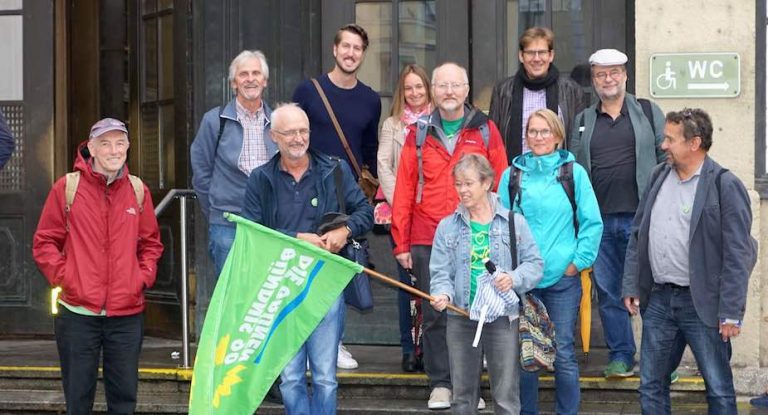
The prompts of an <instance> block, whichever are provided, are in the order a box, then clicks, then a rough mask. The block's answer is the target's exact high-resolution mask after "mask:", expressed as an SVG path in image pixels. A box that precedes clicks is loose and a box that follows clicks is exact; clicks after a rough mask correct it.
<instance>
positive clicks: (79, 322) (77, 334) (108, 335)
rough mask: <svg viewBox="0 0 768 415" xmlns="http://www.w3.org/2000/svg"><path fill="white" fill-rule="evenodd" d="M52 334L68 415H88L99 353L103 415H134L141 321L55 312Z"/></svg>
mask: <svg viewBox="0 0 768 415" xmlns="http://www.w3.org/2000/svg"><path fill="white" fill-rule="evenodd" d="M55 332H56V346H57V347H58V349H59V360H60V363H61V378H62V381H63V383H64V398H65V399H66V401H67V415H79V414H90V413H91V408H92V407H93V399H94V396H95V394H96V381H97V377H98V374H99V356H100V355H101V354H102V353H103V370H104V390H105V392H106V398H107V413H109V414H133V412H134V411H135V409H136V390H137V388H138V383H139V353H140V352H141V343H142V341H143V338H144V335H143V333H144V315H143V314H142V313H139V314H135V315H132V316H126V317H101V316H84V315H80V314H76V313H73V312H71V311H69V310H68V309H67V308H66V307H64V306H59V314H58V315H57V316H56V318H55Z"/></svg>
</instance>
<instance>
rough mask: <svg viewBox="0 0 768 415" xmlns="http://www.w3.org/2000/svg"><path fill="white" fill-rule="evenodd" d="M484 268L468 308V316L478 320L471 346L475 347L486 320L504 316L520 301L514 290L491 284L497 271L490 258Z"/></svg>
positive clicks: (491, 320)
mask: <svg viewBox="0 0 768 415" xmlns="http://www.w3.org/2000/svg"><path fill="white" fill-rule="evenodd" d="M485 269H486V270H487V272H486V273H484V274H482V275H481V276H480V277H478V279H477V287H478V288H477V292H476V293H475V299H474V301H472V306H471V307H470V310H469V318H470V319H471V320H474V321H477V322H478V324H477V331H476V332H475V339H474V341H473V343H472V346H473V347H477V344H478V342H479V341H480V335H481V333H482V331H483V324H485V322H486V321H487V322H489V323H491V322H493V321H494V320H496V319H497V318H499V317H501V316H504V315H505V314H506V311H507V310H508V309H509V308H510V307H513V306H516V305H517V304H518V303H519V302H520V299H519V298H518V297H517V294H515V291H514V290H509V291H506V292H501V291H499V290H498V289H497V288H496V286H495V285H494V284H493V280H495V279H496V277H497V276H498V274H499V272H498V270H497V269H496V265H495V264H494V263H493V262H492V261H491V260H486V262H485Z"/></svg>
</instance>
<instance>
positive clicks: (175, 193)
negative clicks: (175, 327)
mask: <svg viewBox="0 0 768 415" xmlns="http://www.w3.org/2000/svg"><path fill="white" fill-rule="evenodd" d="M177 197H178V198H179V216H180V218H179V226H180V228H181V229H180V232H181V261H180V262H181V304H182V307H181V357H182V365H181V367H182V368H183V369H189V298H188V297H189V276H188V275H187V198H190V197H191V198H194V197H196V195H195V191H194V190H192V189H171V190H170V191H169V192H168V193H167V194H166V195H165V197H163V200H161V201H160V203H158V204H157V206H156V207H155V216H160V214H161V213H163V212H164V211H165V208H167V207H168V205H169V204H170V203H171V201H172V200H173V199H175V198H177Z"/></svg>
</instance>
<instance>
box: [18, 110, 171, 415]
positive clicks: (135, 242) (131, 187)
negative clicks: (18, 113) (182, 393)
mask: <svg viewBox="0 0 768 415" xmlns="http://www.w3.org/2000/svg"><path fill="white" fill-rule="evenodd" d="M129 146H130V144H129V142H128V130H127V129H126V128H125V124H123V122H122V121H119V120H116V119H114V118H105V119H103V120H100V121H99V122H97V123H96V124H94V125H93V127H92V128H91V133H90V135H89V138H88V140H86V141H85V142H83V143H82V144H80V146H79V148H78V152H77V159H76V160H75V172H73V173H69V174H67V175H66V176H65V177H62V178H60V179H59V180H57V181H56V183H55V184H54V185H53V189H52V190H51V192H50V194H49V195H48V199H47V200H46V201H45V206H44V207H43V212H42V214H41V216H40V222H39V223H38V225H37V230H36V231H35V236H34V240H33V244H32V255H33V257H34V259H35V262H36V263H37V267H38V268H39V269H40V272H41V273H42V274H43V275H44V276H45V278H46V279H48V282H49V283H50V284H51V286H53V287H60V288H61V295H60V297H59V311H58V314H57V315H56V316H55V318H54V331H55V333H56V346H57V347H58V351H59V361H60V364H61V378H62V382H63V384H64V398H65V400H66V403H67V413H68V414H90V413H91V410H92V407H93V399H94V395H95V393H96V380H97V377H98V374H99V359H100V357H101V358H102V359H103V368H104V391H105V392H106V400H107V412H108V413H110V414H132V413H134V411H135V409H136V394H137V388H138V375H139V371H138V370H139V353H140V352H141V344H142V340H143V338H144V316H143V311H144V303H145V302H144V290H146V289H147V288H149V287H151V286H152V285H153V284H154V283H155V276H156V273H157V261H158V260H159V259H160V255H161V254H162V253H163V245H162V244H161V242H160V230H159V229H158V226H157V219H156V218H155V211H154V207H153V205H152V197H151V195H150V193H149V188H147V186H146V185H144V183H142V181H141V180H140V179H139V178H138V177H136V176H131V175H130V174H128V168H127V167H126V165H125V160H126V157H127V153H128V147H129Z"/></svg>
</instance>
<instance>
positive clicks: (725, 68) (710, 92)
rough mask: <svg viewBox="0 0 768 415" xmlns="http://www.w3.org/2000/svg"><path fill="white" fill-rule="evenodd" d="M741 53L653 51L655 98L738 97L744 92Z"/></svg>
mask: <svg viewBox="0 0 768 415" xmlns="http://www.w3.org/2000/svg"><path fill="white" fill-rule="evenodd" d="M740 69H741V60H740V58H739V54H738V53H656V54H653V55H651V70H650V74H651V79H650V81H651V82H650V85H651V96H652V97H654V98H735V97H737V96H739V92H741V77H740V73H741V71H740Z"/></svg>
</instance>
